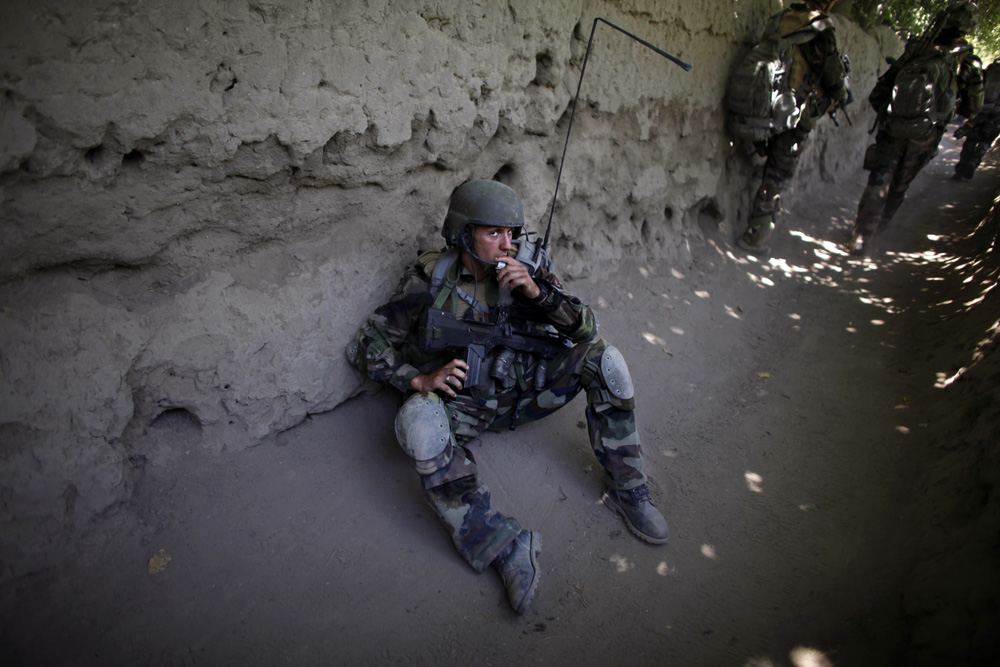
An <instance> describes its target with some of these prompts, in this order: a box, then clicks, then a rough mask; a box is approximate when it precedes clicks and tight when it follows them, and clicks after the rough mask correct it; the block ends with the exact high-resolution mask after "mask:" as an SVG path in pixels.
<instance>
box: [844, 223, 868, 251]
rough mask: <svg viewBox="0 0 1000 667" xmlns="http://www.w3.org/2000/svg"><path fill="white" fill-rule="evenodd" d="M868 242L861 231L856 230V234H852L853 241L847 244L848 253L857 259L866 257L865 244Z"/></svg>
mask: <svg viewBox="0 0 1000 667" xmlns="http://www.w3.org/2000/svg"><path fill="white" fill-rule="evenodd" d="M867 241H868V239H867V238H865V235H864V234H862V233H861V230H860V229H855V230H854V233H853V234H851V240H850V241H849V242H848V243H847V250H848V252H850V253H851V254H852V255H855V256H857V257H864V254H865V250H866V248H865V243H866V242H867Z"/></svg>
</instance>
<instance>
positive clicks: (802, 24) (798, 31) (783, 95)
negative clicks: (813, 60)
mask: <svg viewBox="0 0 1000 667" xmlns="http://www.w3.org/2000/svg"><path fill="white" fill-rule="evenodd" d="M832 26H833V22H832V21H831V20H830V19H829V18H827V17H823V15H822V14H820V13H819V12H815V11H808V12H800V11H794V10H791V11H786V12H783V13H782V14H778V15H776V16H774V17H772V18H771V21H770V22H769V23H768V27H767V28H766V29H765V30H764V36H763V37H761V40H760V42H759V43H758V44H757V45H756V46H754V47H753V48H752V49H751V50H750V52H749V53H747V54H746V55H745V56H743V58H742V59H741V60H740V62H739V63H737V65H736V67H735V68H734V69H733V71H732V73H731V74H730V76H729V81H728V82H727V84H726V93H725V98H724V102H725V105H726V111H727V114H726V127H727V128H728V130H729V132H730V134H732V135H733V137H735V138H736V139H741V140H744V141H747V142H749V143H758V142H762V141H767V139H768V138H770V137H771V136H773V135H775V134H778V133H780V132H784V131H786V130H790V129H792V128H793V127H795V126H796V125H797V124H798V122H799V118H800V117H801V115H802V110H803V108H804V106H805V105H804V102H800V101H799V100H798V99H797V97H796V94H795V92H796V90H798V89H801V88H802V87H803V84H804V82H805V78H806V70H807V69H808V66H807V65H806V64H805V59H804V58H803V57H802V54H801V52H800V51H799V49H798V45H800V44H805V43H806V42H808V41H811V40H812V39H814V38H815V37H816V35H817V34H818V33H820V32H822V31H823V30H826V29H828V28H831V27H832Z"/></svg>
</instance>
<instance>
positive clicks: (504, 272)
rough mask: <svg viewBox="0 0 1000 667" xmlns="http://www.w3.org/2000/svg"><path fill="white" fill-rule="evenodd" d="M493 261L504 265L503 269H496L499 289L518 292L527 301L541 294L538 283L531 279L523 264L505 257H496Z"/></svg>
mask: <svg viewBox="0 0 1000 667" xmlns="http://www.w3.org/2000/svg"><path fill="white" fill-rule="evenodd" d="M494 261H496V262H499V263H501V264H503V265H504V266H503V268H500V267H499V266H498V267H497V280H499V281H500V287H509V288H510V291H511V292H513V291H515V290H517V291H520V292H521V293H522V294H523V295H524V296H526V297H528V298H529V299H534V298H535V297H537V296H538V295H539V294H541V293H542V290H541V288H540V287H539V286H538V283H536V282H535V281H534V280H533V279H532V277H531V272H530V271H528V267H526V266H525V265H524V264H521V262H519V261H517V260H516V259H513V258H512V257H507V256H503V257H497V258H496V259H495V260H494Z"/></svg>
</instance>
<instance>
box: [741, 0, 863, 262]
mask: <svg viewBox="0 0 1000 667" xmlns="http://www.w3.org/2000/svg"><path fill="white" fill-rule="evenodd" d="M836 3H837V0H825V1H824V0H807V1H806V2H804V3H794V4H792V5H791V6H790V7H789V8H788V9H786V10H785V11H783V12H780V13H779V14H776V15H774V16H773V17H771V19H770V21H769V22H768V25H767V27H766V28H765V29H764V34H763V36H762V37H761V43H762V44H767V45H774V46H773V47H769V49H767V50H765V53H767V52H768V51H770V52H771V53H774V54H775V55H777V56H778V60H777V61H776V62H775V63H774V64H773V65H771V64H767V65H765V66H764V67H757V66H756V65H754V67H752V68H751V71H750V73H749V74H748V76H747V77H745V78H742V79H741V77H739V76H737V75H738V74H739V72H740V71H741V70H740V69H739V68H738V69H737V71H736V72H734V76H733V77H732V78H731V79H730V84H729V87H728V89H727V106H728V111H729V124H730V129H731V130H734V129H735V130H736V132H735V133H736V134H737V135H738V136H741V135H742V136H743V137H744V138H750V139H751V140H754V147H755V148H756V150H757V152H758V153H759V154H760V155H763V156H764V157H765V158H766V162H765V163H764V174H763V180H762V182H761V184H760V187H759V189H758V190H757V194H756V195H755V196H754V199H753V204H752V207H751V210H750V218H749V220H748V222H747V227H746V230H745V231H744V232H743V234H742V236H740V237H739V239H738V240H737V245H739V246H740V247H741V248H743V249H744V250H746V251H748V252H751V253H755V254H767V253H768V252H769V251H770V248H769V247H768V245H767V241H768V239H769V238H770V237H771V235H772V234H773V233H774V229H775V223H776V219H777V213H778V210H779V208H780V207H779V196H780V194H781V189H782V186H783V185H784V183H785V181H787V180H788V179H790V178H791V177H792V176H793V175H794V174H795V167H796V165H797V164H798V161H799V156H800V155H801V154H802V150H803V147H804V146H805V143H806V139H808V137H809V133H810V132H811V131H812V129H813V128H814V127H815V126H816V123H817V121H819V119H820V118H822V117H823V115H824V114H826V113H828V112H829V111H831V110H832V109H836V108H838V107H843V106H844V105H846V104H848V103H850V101H851V99H852V97H851V95H850V91H849V90H848V87H847V82H846V74H847V72H846V69H845V63H846V59H845V58H842V57H841V55H840V53H839V52H838V50H837V38H836V32H835V30H834V24H833V19H832V18H830V15H829V11H830V10H831V9H832V8H833V6H834V5H835V4H836ZM759 46H760V45H758V48H755V49H754V51H751V53H750V54H749V55H748V58H749V59H751V60H752V59H753V58H754V57H756V54H757V53H760V50H759ZM744 62H746V59H745V60H744ZM750 64H753V63H750ZM741 65H742V63H741ZM762 71H769V72H775V73H776V74H777V76H778V77H780V80H778V81H775V84H774V85H776V86H777V88H776V90H775V91H774V92H775V95H772V98H774V99H775V100H777V101H776V102H775V103H772V104H769V105H768V106H769V107H770V109H769V112H770V114H771V115H772V120H771V121H770V122H769V123H768V124H767V128H768V129H767V130H766V131H765V133H764V134H767V135H768V136H760V135H758V137H757V138H755V137H753V136H748V135H750V133H748V132H743V131H741V128H740V127H739V126H740V125H741V124H744V123H745V124H747V125H750V126H751V127H753V126H754V125H756V126H757V127H758V128H759V127H760V123H759V121H755V120H754V119H753V118H747V117H746V116H745V115H744V114H747V113H748V111H749V110H743V109H741V108H740V107H742V106H744V105H745V104H747V103H749V102H750V101H751V100H754V99H760V97H761V96H760V95H759V94H755V92H754V91H750V90H743V88H744V87H747V86H741V85H740V84H739V82H740V81H741V80H742V81H752V80H753V77H757V76H758V74H757V73H759V72H762ZM758 80H759V79H758ZM740 98H742V99H743V102H741V101H740ZM749 113H751V114H752V113H753V112H752V111H750V112H749ZM776 115H778V116H781V118H780V119H778V120H775V119H774V116H776ZM772 133H773V134H772Z"/></svg>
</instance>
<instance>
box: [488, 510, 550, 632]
mask: <svg viewBox="0 0 1000 667" xmlns="http://www.w3.org/2000/svg"><path fill="white" fill-rule="evenodd" d="M541 552H542V536H541V535H540V534H539V533H535V532H528V531H527V530H522V531H521V532H520V533H518V534H517V537H515V538H514V541H513V542H511V543H510V544H508V545H507V546H506V547H505V548H504V550H503V551H501V552H500V555H499V556H497V557H496V558H494V559H493V563H492V565H493V567H494V568H496V571H497V572H499V573H500V578H501V579H503V583H504V586H506V587H507V597H508V599H509V600H510V606H511V607H513V608H514V611H516V612H517V613H519V614H523V613H524V612H526V611H527V610H528V606H529V605H530V604H531V601H532V600H533V599H534V597H535V590H536V589H537V588H538V579H539V577H541V574H542V571H541V570H540V569H539V567H538V555H539V554H540V553H541Z"/></svg>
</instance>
